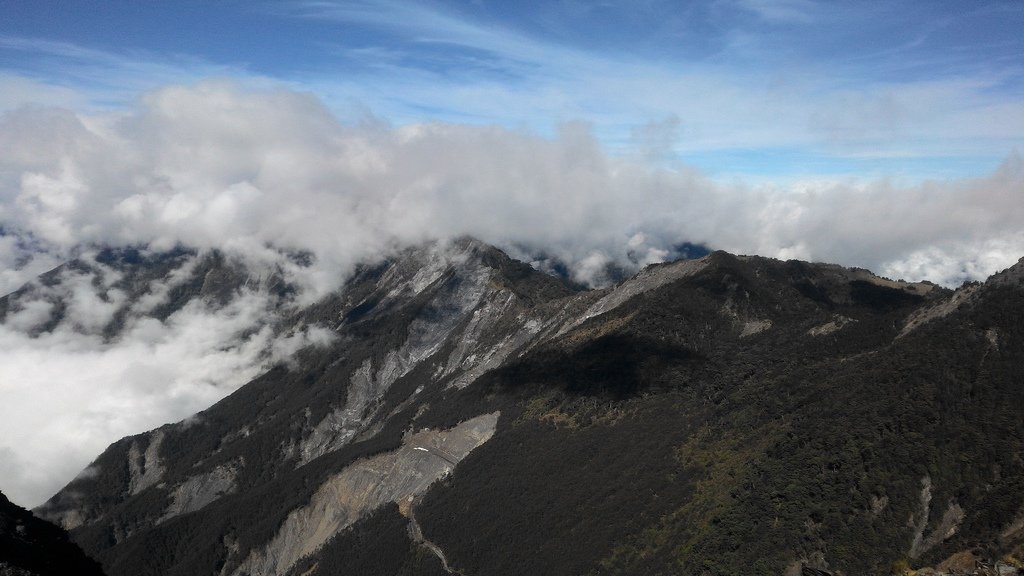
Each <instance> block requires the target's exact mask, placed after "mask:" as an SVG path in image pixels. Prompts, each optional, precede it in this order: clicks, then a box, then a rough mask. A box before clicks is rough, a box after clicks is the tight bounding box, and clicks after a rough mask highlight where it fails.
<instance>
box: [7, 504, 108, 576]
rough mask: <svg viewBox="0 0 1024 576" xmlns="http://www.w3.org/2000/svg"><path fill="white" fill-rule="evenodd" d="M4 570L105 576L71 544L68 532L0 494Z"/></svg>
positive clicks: (43, 575) (53, 575) (45, 575)
mask: <svg viewBox="0 0 1024 576" xmlns="http://www.w3.org/2000/svg"><path fill="white" fill-rule="evenodd" d="M3 568H8V569H20V570H22V571H24V572H25V573H28V574H33V575H36V576H67V575H69V574H74V575H76V576H103V570H101V569H100V565H99V563H98V562H96V561H95V560H93V559H92V558H89V557H88V556H86V555H85V553H84V552H82V549H81V548H79V547H78V546H77V545H75V544H74V543H73V542H71V541H70V540H69V539H68V534H67V532H65V531H64V530H63V529H61V528H59V527H57V526H54V525H53V524H50V523H49V522H47V521H45V520H40V519H39V518H36V517H35V516H33V515H32V513H31V512H29V511H28V510H25V509H24V508H22V507H20V506H17V505H15V504H13V503H11V501H10V500H8V499H7V497H6V496H4V495H3V494H2V493H0V570H2V569H3Z"/></svg>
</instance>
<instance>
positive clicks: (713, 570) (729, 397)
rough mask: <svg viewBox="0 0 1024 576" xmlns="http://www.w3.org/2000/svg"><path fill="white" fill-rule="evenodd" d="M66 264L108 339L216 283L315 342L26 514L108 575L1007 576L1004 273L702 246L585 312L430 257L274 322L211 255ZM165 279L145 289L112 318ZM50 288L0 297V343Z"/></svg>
mask: <svg viewBox="0 0 1024 576" xmlns="http://www.w3.org/2000/svg"><path fill="white" fill-rule="evenodd" d="M699 253H701V254H702V253H703V252H699ZM303 258H304V256H303V255H295V259H296V261H297V262H300V264H301V260H302V259H303ZM186 261H187V262H189V264H188V266H189V268H188V269H184V268H183V266H184V263H185V262H186ZM96 262H100V263H101V265H102V266H104V267H106V268H108V269H112V270H116V271H117V274H116V278H117V280H116V282H113V283H112V284H111V285H110V287H109V288H110V289H111V290H113V289H116V290H119V294H120V296H119V298H120V299H118V300H116V301H117V302H120V304H119V306H121V308H120V309H119V311H118V312H116V313H113V314H112V315H111V316H110V318H111V320H109V321H107V322H106V323H105V324H104V325H103V326H102V327H99V328H97V330H101V331H102V333H103V334H105V336H106V337H108V338H116V337H117V335H118V334H119V331H120V330H122V329H123V327H124V325H125V323H126V319H130V317H131V315H132V314H149V315H152V316H154V317H166V316H167V315H169V314H171V313H173V312H174V311H175V310H177V309H180V308H181V307H183V306H185V305H187V303H188V302H191V301H194V300H196V299H205V300H206V301H209V302H214V303H220V304H218V305H224V304H226V303H228V302H230V301H231V300H232V299H233V298H236V297H237V295H238V294H239V291H240V290H241V289H243V288H244V287H246V286H249V287H251V288H254V289H258V290H260V291H262V292H263V293H265V294H268V295H270V296H271V298H270V299H269V300H268V302H271V304H269V306H271V307H272V308H273V310H274V314H273V317H272V320H268V322H269V323H270V324H271V328H272V330H274V331H275V332H276V333H281V334H288V333H293V332H296V331H300V330H304V329H308V328H309V327H319V328H320V329H324V330H329V331H330V333H331V334H332V339H330V340H329V342H328V343H321V344H319V345H316V346H312V345H311V346H307V347H304V348H302V349H300V350H298V351H297V352H295V353H294V354H291V355H290V356H289V357H287V358H283V359H281V360H280V361H279V362H276V363H275V364H273V365H272V366H271V367H270V368H269V369H268V370H266V371H265V373H262V374H261V375H260V376H258V377H257V378H255V379H254V380H252V381H251V382H249V383H248V384H247V385H245V386H243V387H241V388H240V389H238V390H237V391H236V392H234V393H233V394H231V395H230V396H228V397H227V398H225V399H223V400H222V401H220V402H218V403H217V404H215V405H213V406H211V407H210V408H209V409H207V410H204V411H202V412H200V413H198V414H196V415H195V416H194V417H191V418H188V419H186V420H184V421H182V422H179V423H176V424H168V425H165V426H162V427H160V428H158V429H156V430H152V431H150V432H147V433H144V434H140V435H137V436H132V437H128V438H124V439H122V440H120V441H118V442H116V443H114V444H113V445H111V446H110V447H109V448H108V449H107V450H106V451H105V452H103V453H102V454H100V455H99V456H98V457H97V458H96V460H95V462H93V464H92V465H91V466H90V467H89V468H88V472H87V473H83V474H81V475H80V476H79V477H78V478H77V479H75V480H74V481H73V482H71V483H70V484H69V485H68V486H67V487H65V488H64V489H63V490H61V491H60V492H59V493H57V494H56V495H55V496H53V498H51V499H50V500H49V501H48V502H46V504H44V505H43V506H41V507H39V508H38V509H37V510H36V513H37V514H38V515H40V516H41V517H43V518H46V519H48V520H50V521H52V522H55V523H57V524H59V525H61V526H63V527H64V528H66V529H67V530H69V531H70V534H71V537H72V539H73V540H74V542H76V543H77V544H78V545H79V546H81V547H82V549H84V550H85V551H86V552H87V553H89V554H90V555H92V556H93V557H94V558H96V559H98V560H99V561H100V562H101V563H102V565H103V568H104V570H105V571H106V572H107V574H109V575H111V576H129V575H130V576H144V575H161V576H172V575H181V576H198V575H211V576H213V575H220V576H243V575H251V576H257V575H281V576H285V575H288V576H300V575H301V576H315V575H331V574H360V575H376V574H381V575H383V574H388V575H395V574H409V575H411V574H463V575H478V574H479V575H488V576H500V575H505V574H508V575H521V574H565V575H570V574H572V575H576V574H583V575H605V574H708V575H719V574H721V575H725V574H773V575H780V574H801V572H802V573H804V574H847V575H855V574H889V573H892V572H894V571H895V572H896V573H901V572H905V571H907V570H909V569H910V568H911V567H913V568H919V567H925V566H927V567H934V568H935V569H936V570H939V571H940V572H945V573H950V574H952V573H956V570H962V571H964V572H962V573H979V574H980V573H982V572H980V570H988V569H991V570H996V569H997V568H996V564H997V563H999V566H1001V567H1002V568H1000V569H1003V570H1004V573H1006V574H1010V573H1012V572H1011V571H1013V570H1017V567H1020V566H1021V564H1020V562H1021V560H1022V559H1024V260H1022V262H1021V263H1018V264H1017V265H1016V266H1014V267H1012V268H1010V269H1008V270H1006V271H1004V272H1002V273H1000V274H997V275H995V276H993V277H992V278H990V279H989V280H988V281H987V282H985V283H974V284H965V285H964V286H962V287H961V288H959V289H957V290H949V289H946V288H942V287H940V286H937V285H934V284H930V283H926V282H925V283H906V282H902V281H893V280H888V279H884V278H880V277H877V276H875V275H873V274H872V273H870V272H868V271H866V270H860V269H848V268H843V267H840V266H835V265H828V264H812V263H806V262H798V261H787V262H781V261H777V260H772V259H767V258H760V257H750V256H735V255H731V254H727V253H724V252H713V253H710V254H704V255H702V256H700V257H699V258H692V259H686V260H679V261H675V262H671V263H666V264H658V265H653V266H649V267H647V268H645V269H643V270H642V271H640V272H639V273H638V274H636V275H635V276H633V277H630V278H627V279H625V280H622V281H621V282H618V283H617V284H615V285H613V286H611V287H608V288H604V289H592V290H586V289H582V288H581V287H580V286H576V285H572V284H570V283H567V282H566V281H565V280H564V279H562V278H558V277H555V276H552V275H549V274H546V273H543V272H540V271H538V270H535V269H534V268H532V267H531V266H529V265H527V264H525V263H522V262H518V261H515V260H513V259H511V258H509V257H508V256H506V255H505V254H504V253H503V252H501V251H500V250H498V249H496V248H494V247H492V246H489V245H486V244H483V243H481V242H478V241H476V240H472V239H460V240H458V241H454V242H450V243H431V244H425V245H421V246H417V247H411V248H408V249H406V250H404V251H402V252H401V253H399V254H398V255H396V256H394V257H392V258H390V259H388V260H385V261H381V262H374V263H368V264H367V265H364V266H362V267H361V268H360V269H359V270H357V272H356V273H355V274H354V275H353V276H352V277H351V279H349V280H348V281H347V283H346V284H345V285H344V286H343V287H342V288H341V289H339V290H337V291H335V292H332V293H331V294H329V295H328V296H326V297H324V298H322V299H320V300H319V301H317V302H314V303H311V304H304V305H301V306H299V305H295V304H294V302H293V301H292V300H290V296H291V295H292V294H293V292H294V290H295V287H294V286H291V285H290V284H289V283H288V281H287V280H286V278H287V275H286V274H284V273H282V272H280V271H274V270H263V271H260V272H258V273H257V272H254V271H253V270H249V269H246V268H245V266H244V265H243V264H241V263H239V262H235V261H233V260H232V259H231V258H229V257H227V256H224V255H221V254H219V253H206V254H202V255H197V254H194V253H190V252H187V251H185V252H178V253H170V254H166V255H162V256H153V255H145V254H142V253H134V252H130V251H107V252H104V253H103V254H101V255H99V256H97V257H96V258H95V259H94V260H93V261H92V262H85V261H79V262H71V263H69V264H67V265H66V266H69V267H75V266H78V267H86V268H88V267H89V266H95V265H97V264H96ZM171 274H177V275H178V277H179V279H178V281H176V282H175V283H174V284H173V286H174V288H173V289H172V291H173V293H171V294H162V295H161V298H160V299H159V301H158V302H157V300H153V302H152V303H150V304H149V305H147V306H142V305H140V304H139V303H140V302H143V301H144V300H145V299H146V298H147V294H150V292H149V290H150V286H151V285H152V284H153V281H155V280H158V279H162V278H166V277H167V276H168V275H171ZM60 278H61V276H60V275H59V274H50V275H49V276H44V277H43V278H42V279H41V280H40V282H38V283H36V284H35V285H34V286H36V288H32V287H29V288H26V289H25V290H22V291H19V292H16V293H14V294H11V295H9V296H7V297H5V298H3V299H0V321H2V320H3V319H4V318H5V317H6V315H9V314H13V313H15V312H17V311H19V310H22V309H23V308H24V302H28V301H30V300H32V299H33V298H38V297H39V296H38V294H37V295H36V296H33V294H32V290H34V289H35V290H38V289H39V288H38V286H46V285H48V284H47V283H48V282H49V283H50V284H49V285H56V284H59V282H60ZM47 294H48V296H47V298H50V299H51V300H52V306H53V309H54V310H57V311H59V310H61V296H60V294H62V292H61V291H60V290H50V291H49V292H47ZM122 309H123V311H121V310H122ZM51 321H52V322H60V317H59V314H56V313H55V314H54V315H53V316H52V319H51ZM52 327H53V326H52V325H46V324H42V325H38V326H36V327H35V328H34V330H36V331H39V332H43V331H46V330H49V329H52ZM4 560H5V559H4V558H0V562H2V561H4ZM82 573H84V572H82Z"/></svg>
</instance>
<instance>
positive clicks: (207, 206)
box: [0, 82, 1024, 504]
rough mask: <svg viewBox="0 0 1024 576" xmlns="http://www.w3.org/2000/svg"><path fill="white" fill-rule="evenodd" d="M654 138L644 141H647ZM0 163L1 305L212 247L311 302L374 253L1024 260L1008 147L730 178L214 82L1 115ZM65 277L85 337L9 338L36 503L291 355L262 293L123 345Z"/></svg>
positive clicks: (0, 367)
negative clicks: (924, 169) (135, 249)
mask: <svg viewBox="0 0 1024 576" xmlns="http://www.w3.org/2000/svg"><path fill="white" fill-rule="evenodd" d="M641 136H644V135H641ZM662 136H663V135H662V134H661V133H653V132H652V134H647V135H646V137H647V139H648V140H651V142H652V146H654V147H656V145H658V144H659V142H660V141H661V140H663V139H664V138H663V137H662ZM654 149H655V148H652V150H654ZM0 151H2V153H0V292H4V293H6V292H9V291H11V290H13V289H15V288H17V286H18V285H20V284H21V283H22V282H25V281H27V280H28V279H30V278H31V277H33V276H34V275H36V274H38V273H39V272H41V271H42V270H44V269H46V268H47V267H49V266H52V265H54V264H55V263H57V262H59V261H60V260H61V259H63V258H66V257H67V256H69V255H71V254H75V253H78V252H79V251H81V250H82V247H83V246H95V245H113V246H139V245H145V246H148V247H149V248H150V249H153V250H161V249H169V248H172V247H174V246H178V245H185V246H189V247H192V248H196V249H208V248H217V249H220V250H222V251H224V252H225V253H228V254H232V255H235V256H238V257H240V258H243V259H245V260H246V261H248V262H250V263H253V264H254V265H267V264H269V263H276V264H277V265H278V266H282V267H283V269H284V270H285V271H286V272H288V273H289V274H290V275H291V276H292V277H291V280H292V281H294V282H297V283H298V284H299V285H301V286H302V287H303V291H302V295H301V298H305V299H306V300H309V299H312V298H315V297H317V296H318V295H320V294H322V293H323V292H324V291H325V290H329V289H332V288H335V287H337V286H338V285H339V284H340V282H341V281H342V280H343V278H344V277H345V274H346V273H347V272H348V271H349V270H351V268H352V266H353V265H354V264H355V263H357V262H359V261H361V260H366V259H371V258H374V257H376V256H379V255H381V254H383V253H386V252H387V251H388V250H391V249H393V248H394V247H396V246H400V245H403V244H408V243H415V242H420V241H423V240H427V239H432V238H444V237H451V236H457V235H463V234H469V235H473V236H476V237H478V238H480V239H482V240H484V241H487V242H491V243H494V244H496V245H498V246H501V247H505V248H507V249H509V250H510V251H512V252H513V253H514V254H517V255H531V254H540V253H543V254H545V255H547V256H549V257H556V258H558V259H560V260H561V261H563V262H566V263H567V264H568V266H569V269H570V270H571V272H572V274H573V275H574V276H575V277H576V279H577V280H581V281H584V282H594V281H599V280H600V278H601V275H602V271H603V269H604V266H605V264H607V263H609V262H617V263H619V264H621V265H624V266H626V267H627V268H628V267H631V266H633V267H635V266H637V265H642V264H645V263H649V262H655V261H659V260H661V259H664V258H665V257H667V256H669V255H670V254H672V251H673V247H674V246H676V245H678V244H679V243H682V242H695V243H705V244H707V245H709V246H712V247H715V248H722V249H726V250H729V251H733V252H738V253H748V254H750V253H756V254H761V255H766V256H775V257H780V258H801V259H812V260H824V261H832V262H838V263H842V264H846V265H856V266H863V267H867V268H870V269H873V270H875V271H877V272H880V273H883V274H887V275H891V276H895V277H902V278H906V279H931V280H933V281H937V282H941V283H946V284H955V283H958V282H960V281H962V280H965V279H976V278H981V277H984V276H986V275H988V274H990V273H992V272H994V271H997V270H999V269H1001V268H1004V267H1006V266H1008V265H1010V264H1012V263H1013V262H1014V261H1016V259H1017V258H1018V257H1019V256H1021V255H1022V254H1024V161H1022V160H1021V158H1020V157H1019V156H1018V155H1016V154H1011V155H1010V156H1008V158H1007V159H1006V161H1005V162H1004V163H1003V164H1002V166H1000V167H999V168H998V169H997V170H996V171H994V172H993V173H992V174H990V175H987V176H983V177H979V178H976V179H972V180H963V181H943V182H925V183H920V184H914V185H905V186H901V185H897V184H894V183H892V182H887V181H884V180H883V181H870V182H865V181H859V182H852V181H842V182H810V183H804V184H796V185H790V186H785V187H784V186H766V185H758V186H753V185H744V184H723V183H720V182H716V181H713V180H710V179H708V178H706V177H704V176H703V175H701V174H700V173H699V172H698V171H696V170H694V169H692V168H688V167H685V166H676V167H674V168H666V167H664V164H663V163H662V164H661V167H660V168H659V167H655V166H654V165H649V164H645V163H644V161H643V160H636V159H632V160H631V159H623V158H617V157H612V156H609V155H608V154H606V153H605V152H604V151H603V150H602V148H601V146H600V145H599V144H598V143H597V141H596V140H595V139H594V138H593V137H592V135H591V133H590V131H589V129H588V127H587V126H586V125H584V124H567V125H565V126H563V127H562V129H561V131H560V133H559V134H558V135H557V137H555V138H541V137H538V136H536V135H533V134H530V133H524V132H517V131H510V130H507V129H503V128H498V127H480V126H461V125H452V124H441V123H434V124H415V125H406V126H398V127H395V126H390V125H388V124H386V123H384V122H379V121H375V120H372V119H371V120H367V121H365V122H364V123H362V124H358V125H350V124H343V123H341V122H339V121H338V120H337V118H335V117H334V116H333V115H332V114H331V113H329V112H328V111H327V109H326V108H325V107H324V106H323V105H322V104H321V103H320V102H319V101H318V100H317V99H316V98H314V97H313V96H311V95H308V94H304V93H297V92H292V91H287V90H262V91H248V90H244V89H241V88H239V87H237V86H235V85H232V84H230V83H221V82H209V83H203V84H199V85H196V86H189V87H182V86H176V87H168V88H165V89H162V90H159V91H156V92H153V93H150V94H148V95H146V96H144V97H143V98H141V99H140V100H139V101H138V102H137V104H136V105H135V106H134V107H132V108H130V109H124V110H117V111H113V112H109V111H108V112H103V113H89V114H86V113H80V112H75V111H71V110H65V109H58V108H46V109H43V108H28V109H26V108H22V109H17V110H13V111H9V112H7V113H6V114H5V115H4V116H3V117H2V119H0ZM650 156H657V154H656V153H654V152H652V154H650ZM281 250H303V251H308V252H312V253H313V254H315V261H316V264H315V265H314V266H313V267H311V268H299V267H295V266H291V267H288V264H287V262H285V261H283V260H281ZM72 280H73V279H72ZM67 286H70V287H75V286H77V287H78V288H77V289H75V292H74V294H73V296H74V298H73V299H72V300H70V301H72V302H76V303H77V304H75V305H74V306H73V307H72V315H73V316H74V315H78V316H76V318H77V320H76V322H77V323H74V324H67V325H66V326H65V327H58V329H56V330H53V331H52V332H46V333H44V334H41V335H40V334H36V335H31V334H32V330H33V327H37V326H38V325H39V324H40V323H41V322H44V321H45V319H46V318H47V317H49V316H48V315H49V314H51V312H52V311H51V310H49V309H48V308H47V304H46V302H45V301H44V300H40V301H39V302H38V303H36V304H33V305H31V306H25V307H23V308H22V309H20V310H19V311H17V313H16V314H11V315H9V316H8V318H7V320H6V322H5V323H4V324H3V325H2V326H0V393H2V394H3V397H4V403H3V404H2V405H0V406H2V407H0V438H2V439H3V443H2V445H0V477H2V478H4V480H5V486H4V487H3V488H4V490H5V491H12V492H15V494H14V496H15V498H16V499H17V498H20V499H22V501H23V502H26V503H30V504H32V503H36V502H38V501H39V500H40V499H42V498H44V497H45V496H47V495H48V492H46V491H47V490H49V491H50V492H52V490H53V489H54V488H56V487H58V486H59V484H60V483H61V482H62V481H65V480H67V479H68V478H69V477H70V475H73V473H74V471H76V470H77V469H80V468H81V467H82V465H84V464H85V463H86V462H87V460H88V458H90V457H91V456H94V455H95V454H97V453H98V452H99V451H100V450H101V449H102V448H103V446H104V445H105V444H106V443H107V442H110V441H111V440H114V439H116V438H117V437H119V436H121V435H124V434H127V433H130V432H138V431H141V430H143V429H147V428H150V427H153V426H155V425H158V424H160V423H162V422H166V421H168V420H175V419H179V418H182V417H185V416H186V415H188V414H190V413H192V412H195V411H196V410H198V409H201V408H203V407H205V406H207V405H209V404H210V403H211V402H213V401H214V400H216V399H217V398H219V397H221V396H223V395H224V394H225V393H226V392H227V391H230V390H231V389H233V388H234V387H236V386H238V385H240V384H242V383H244V381H245V380H247V379H248V378H250V377H252V376H253V375H255V373H256V371H257V370H258V369H259V367H260V366H262V365H265V359H266V358H267V357H268V352H267V351H268V350H278V351H279V352H280V350H282V349H290V348H289V347H288V346H285V347H284V348H281V344H280V342H278V341H277V340H275V338H276V337H275V336H273V335H272V334H271V333H270V332H269V331H267V330H265V329H264V328H261V326H263V325H262V324H260V323H259V322H258V321H257V319H256V318H255V317H254V316H253V314H257V312H256V311H261V310H264V309H265V305H264V304H265V303H261V302H260V300H259V299H260V298H261V297H260V296H259V295H257V294H250V295H248V296H246V297H245V298H242V299H239V300H237V301H236V302H235V303H234V304H232V305H231V307H230V308H225V309H218V310H210V309H205V308H202V307H199V305H198V304H197V305H196V307H192V308H187V309H183V310H181V311H179V312H177V313H176V314H175V315H173V316H172V317H170V318H167V319H166V320H164V321H157V320H154V319H151V318H150V319H148V320H144V321H143V320H140V321H139V322H137V323H136V324H134V325H131V326H129V327H127V328H126V330H125V332H124V333H123V334H122V336H121V337H120V338H119V339H117V340H116V341H114V342H110V341H105V340H103V339H102V338H101V337H100V336H99V335H97V333H96V329H97V326H100V325H102V324H103V320H104V319H105V318H106V316H107V315H108V314H109V313H110V310H111V306H114V305H116V303H117V298H118V297H119V296H118V295H117V293H116V292H112V293H110V294H107V296H106V297H105V299H104V298H101V299H97V298H96V296H95V294H93V293H92V290H94V289H96V285H95V284H94V283H91V281H90V283H84V284H81V283H80V284H74V282H71V281H70V280H69V283H68V284H67ZM154 290H155V291H154V292H153V295H152V296H151V297H152V298H159V294H158V292H159V291H158V290H157V289H156V288H154ZM62 326H63V325H62ZM242 334H245V335H246V336H244V337H243V336H241V335H242ZM83 458H84V460H83ZM54 478H57V479H59V481H56V480H54ZM55 482H56V484H55ZM11 485H13V486H14V488H13V489H12V487H11ZM33 487H35V488H33Z"/></svg>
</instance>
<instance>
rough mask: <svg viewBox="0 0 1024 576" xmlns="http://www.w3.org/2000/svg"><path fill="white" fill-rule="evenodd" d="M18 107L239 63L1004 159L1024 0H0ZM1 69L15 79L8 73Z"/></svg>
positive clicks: (862, 163)
mask: <svg viewBox="0 0 1024 576" xmlns="http://www.w3.org/2000/svg"><path fill="white" fill-rule="evenodd" d="M0 12H2V13H3V18H0V82H3V83H4V84H6V88H5V90H4V92H6V96H0V106H2V107H4V108H8V109H9V108H12V107H16V106H19V105H22V104H25V103H37V104H58V105H69V106H75V107H93V108H96V107H98V108H103V107H118V106H122V105H124V104H125V103H126V102H130V101H132V100H133V99H136V98H138V96H139V94H140V93H143V92H145V91H147V90H152V89H155V88H158V87H160V86H162V85H165V84H174V83H192V82H196V81H199V80H201V79H204V78H208V77H227V78H233V79H235V80H237V81H240V82H245V83H252V84H254V85H266V84H270V85H274V84H282V85H285V86H288V87H290V88H292V89H297V90H302V91H310V92H312V93H314V94H315V95H317V96H318V97H319V98H320V99H322V100H323V101H324V102H325V103H326V104H327V105H328V106H329V107H330V108H331V109H332V110H333V111H334V112H335V113H336V114H338V115H339V116H340V117H341V118H343V119H345V120H347V121H360V120H363V119H365V118H367V117H375V118H377V119H381V120H384V121H387V122H389V123H392V124H395V125H402V124H407V123H412V122H421V121H427V120H437V121H446V122H454V123H469V124H498V125H502V126H505V127H508V128H512V129H522V130H527V131H530V132H533V133H537V134H541V135H551V134H554V133H555V132H556V131H557V127H558V126H559V125H561V124H563V123H566V122H572V121H582V122H585V123H587V124H589V125H590V126H591V130H592V131H593V133H594V134H595V135H596V137H597V138H598V139H599V140H600V141H601V142H602V143H603V145H604V146H605V147H606V149H607V150H608V151H609V152H611V153H613V154H617V155H623V156H630V155H646V156H648V157H651V158H653V159H655V160H656V161H657V162H659V163H661V164H669V165H671V164H673V163H683V164H685V165H690V166H695V167H697V168H698V169H700V170H702V171H704V172H705V173H707V174H709V175H710V176H712V177H715V178H719V179H729V178H732V177H739V178H741V179H744V180H747V181H755V182H756V181H760V180H768V181H787V180H793V179H800V178H815V177H836V176H840V177H841V176H857V177H879V176H881V177H891V178H897V179H904V180H908V181H916V180H920V179H929V178H937V179H943V178H959V177H970V176H976V175H981V174H985V173H989V172H991V171H992V170H993V169H995V167H996V166H998V165H999V163H1000V162H1001V161H1002V160H1003V159H1004V158H1005V157H1006V156H1007V155H1008V154H1010V153H1011V152H1012V151H1014V150H1015V149H1020V148H1021V147H1022V143H1024V35H1022V34H1020V30H1024V2H1020V1H1019V0H1011V1H1007V2H964V1H955V2H939V1H934V2H931V1H930V2H883V1H852V2H829V3H825V2H817V1H814V0H712V1H702V2H662V1H658V0H648V1H639V2H629V3H622V2H576V1H562V2H516V3H509V2H493V1H486V0H478V1H461V2H458V1H435V2H418V3H414V2H404V1H399V0H367V1H354V2H332V1H297V2H240V1H234V0H228V1H221V2H192V1H176V2H159V1H154V2H100V1H96V2H83V1H67V2H60V3H48V2H38V1H13V2H12V1H4V2H0ZM4 84H0V86H2V85H4Z"/></svg>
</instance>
